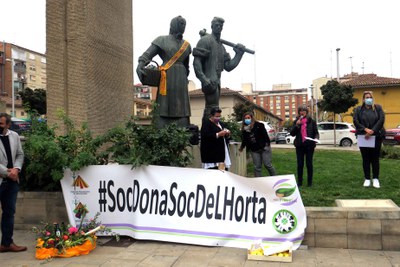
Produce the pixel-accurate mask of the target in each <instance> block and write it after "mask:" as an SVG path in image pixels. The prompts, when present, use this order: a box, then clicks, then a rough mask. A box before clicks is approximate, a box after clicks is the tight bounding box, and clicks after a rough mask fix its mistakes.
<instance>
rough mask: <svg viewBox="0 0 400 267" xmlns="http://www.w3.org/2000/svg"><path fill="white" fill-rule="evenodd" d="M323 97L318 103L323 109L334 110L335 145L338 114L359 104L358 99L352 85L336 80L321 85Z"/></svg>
mask: <svg viewBox="0 0 400 267" xmlns="http://www.w3.org/2000/svg"><path fill="white" fill-rule="evenodd" d="M321 93H322V96H323V99H322V100H321V101H320V102H319V103H318V107H319V108H320V109H322V110H325V111H328V112H333V130H334V131H333V132H334V137H333V139H334V145H335V146H336V124H335V121H336V114H340V113H343V112H346V111H347V110H349V108H351V107H353V106H355V105H357V103H358V100H357V99H356V98H354V97H353V95H354V89H353V87H352V86H351V85H343V84H340V83H339V82H338V81H336V80H330V81H328V82H327V83H326V84H325V85H323V86H322V87H321Z"/></svg>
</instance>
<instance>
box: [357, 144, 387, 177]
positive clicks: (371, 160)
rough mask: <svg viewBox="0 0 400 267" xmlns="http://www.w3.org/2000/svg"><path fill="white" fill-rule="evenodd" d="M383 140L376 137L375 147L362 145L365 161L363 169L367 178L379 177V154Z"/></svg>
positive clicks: (361, 149) (363, 159) (362, 155)
mask: <svg viewBox="0 0 400 267" xmlns="http://www.w3.org/2000/svg"><path fill="white" fill-rule="evenodd" d="M381 146H382V140H379V139H376V144H375V147H360V151H361V157H362V161H363V170H364V177H365V179H371V166H372V178H377V179H379V155H380V153H381Z"/></svg>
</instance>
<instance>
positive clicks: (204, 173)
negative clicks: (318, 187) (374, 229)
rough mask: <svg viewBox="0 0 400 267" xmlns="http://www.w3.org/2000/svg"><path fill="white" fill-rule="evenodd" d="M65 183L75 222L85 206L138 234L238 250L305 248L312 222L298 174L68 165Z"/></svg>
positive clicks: (122, 229) (121, 230)
mask: <svg viewBox="0 0 400 267" xmlns="http://www.w3.org/2000/svg"><path fill="white" fill-rule="evenodd" d="M61 185H62V190H63V194H64V199H65V203H66V206H67V211H68V217H69V220H70V224H72V225H76V224H79V222H80V220H79V219H78V218H77V215H79V214H76V212H77V209H76V207H77V206H79V205H80V206H81V207H82V205H83V206H86V208H87V210H88V213H87V215H86V219H90V218H93V217H94V215H95V214H96V213H97V212H100V214H101V215H100V217H99V220H100V221H101V222H102V224H104V225H106V226H108V227H109V228H111V229H112V230H113V231H114V232H116V233H118V234H120V235H125V236H131V237H133V238H136V239H148V240H162V241H170V242H178V243H187V244H198V245H209V246H227V247H238V248H249V247H250V245H251V244H252V243H255V242H260V241H262V243H264V244H271V245H274V244H277V243H281V242H284V241H291V242H293V243H294V247H293V249H297V248H298V247H299V246H300V244H301V241H302V240H303V236H304V231H305V228H306V226H307V222H306V212H305V208H304V205H303V202H302V200H301V196H300V193H299V190H298V188H297V185H296V180H295V178H294V175H281V176H273V177H271V176H270V177H260V178H246V177H242V176H238V175H236V174H233V173H230V172H223V171H219V170H205V169H195V168H177V167H162V166H146V167H141V168H136V169H132V167H131V166H128V165H98V166H89V167H86V168H84V169H82V170H80V171H77V172H76V173H72V172H71V171H69V170H67V171H66V172H65V176H64V178H63V179H62V181H61ZM74 210H75V212H74Z"/></svg>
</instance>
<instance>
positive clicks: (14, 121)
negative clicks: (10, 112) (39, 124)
mask: <svg viewBox="0 0 400 267" xmlns="http://www.w3.org/2000/svg"><path fill="white" fill-rule="evenodd" d="M30 129H31V123H30V122H29V121H25V120H21V119H18V118H14V117H12V118H11V127H10V130H12V131H14V132H17V133H18V134H19V135H23V134H24V133H25V132H28V131H29V130H30Z"/></svg>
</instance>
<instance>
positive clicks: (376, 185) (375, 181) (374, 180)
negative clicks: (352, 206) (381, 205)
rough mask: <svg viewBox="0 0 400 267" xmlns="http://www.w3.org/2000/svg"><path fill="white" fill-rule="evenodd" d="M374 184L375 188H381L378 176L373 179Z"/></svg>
mask: <svg viewBox="0 0 400 267" xmlns="http://www.w3.org/2000/svg"><path fill="white" fill-rule="evenodd" d="M372 186H373V187H375V188H380V187H381V185H380V184H379V180H378V179H377V178H374V179H372Z"/></svg>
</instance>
